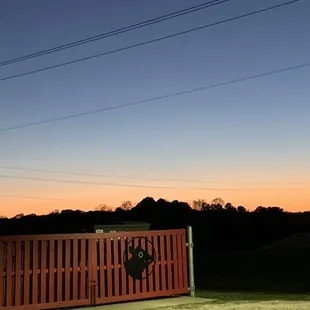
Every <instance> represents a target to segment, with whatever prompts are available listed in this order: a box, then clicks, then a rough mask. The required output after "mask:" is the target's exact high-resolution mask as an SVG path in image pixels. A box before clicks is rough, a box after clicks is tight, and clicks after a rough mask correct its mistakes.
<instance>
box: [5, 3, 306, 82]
mask: <svg viewBox="0 0 310 310" xmlns="http://www.w3.org/2000/svg"><path fill="white" fill-rule="evenodd" d="M299 1H301V0H292V1H288V2H285V3H282V4H278V5H274V6H271V7H268V8H265V9H261V10H257V11H253V12H250V13H246V14H243V15H239V16H236V17H232V18H228V19H225V20H222V21H219V22H215V23H212V24H208V25H204V26H200V27H196V28H192V29H189V30H185V31H182V32H177V33H174V34H171V35H167V36H163V37H159V38H157V39H153V40H149V41H144V42H142V43H138V44H133V45H129V46H125V47H122V48H118V49H115V50H111V51H108V52H104V53H100V54H95V55H92V56H88V57H83V58H79V59H76V60H71V61H67V62H63V63H60V64H58V65H53V66H47V67H44V68H41V69H36V70H31V71H27V72H23V73H19V74H15V75H11V76H7V77H4V78H1V79H0V81H7V80H11V79H15V78H19V77H23V76H26V75H32V74H35V73H39V72H43V71H48V70H53V69H56V68H60V67H64V66H68V65H72V64H76V63H79V62H83V61H86V60H90V59H94V58H99V57H102V56H106V55H110V54H114V53H117V52H121V51H125V50H129V49H132V48H136V47H140V46H144V45H148V44H151V43H155V42H159V41H163V40H167V39H171V38H174V37H178V36H181V35H185V34H188V33H192V32H194V31H198V30H202V29H206V28H210V27H213V26H217V25H220V24H224V23H228V22H231V21H235V20H238V19H242V18H245V17H249V16H252V15H256V14H260V13H263V12H267V11H270V10H274V9H277V8H280V7H284V6H287V5H290V4H293V3H297V2H299Z"/></svg>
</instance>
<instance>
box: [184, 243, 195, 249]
mask: <svg viewBox="0 0 310 310" xmlns="http://www.w3.org/2000/svg"><path fill="white" fill-rule="evenodd" d="M186 246H187V247H191V248H193V247H194V242H192V243H191V244H189V243H188V242H187V243H186Z"/></svg>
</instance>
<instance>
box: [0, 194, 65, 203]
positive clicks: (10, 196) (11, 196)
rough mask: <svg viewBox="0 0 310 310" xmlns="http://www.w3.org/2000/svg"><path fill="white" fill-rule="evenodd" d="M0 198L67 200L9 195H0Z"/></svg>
mask: <svg viewBox="0 0 310 310" xmlns="http://www.w3.org/2000/svg"><path fill="white" fill-rule="evenodd" d="M0 197H8V198H22V199H34V200H49V201H62V200H67V199H62V198H48V197H37V196H22V195H10V194H1V193H0Z"/></svg>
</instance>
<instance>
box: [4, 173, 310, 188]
mask: <svg viewBox="0 0 310 310" xmlns="http://www.w3.org/2000/svg"><path fill="white" fill-rule="evenodd" d="M0 178H3V179H17V180H29V181H39V182H52V183H66V184H80V185H82V184H83V185H100V186H115V187H129V188H148V189H173V190H195V191H241V190H242V191H245V190H247V191H295V190H296V191H303V190H307V191H308V190H309V189H301V188H299V189H292V188H291V189H287V188H286V189H279V188H277V189H275V188H267V189H266V188H201V187H176V186H156V185H141V184H124V183H107V182H90V181H74V180H62V179H48V178H36V177H23V176H11V175H3V174H0Z"/></svg>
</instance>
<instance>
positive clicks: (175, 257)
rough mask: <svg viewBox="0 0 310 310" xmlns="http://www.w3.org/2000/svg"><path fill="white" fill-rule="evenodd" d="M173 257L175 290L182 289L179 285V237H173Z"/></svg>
mask: <svg viewBox="0 0 310 310" xmlns="http://www.w3.org/2000/svg"><path fill="white" fill-rule="evenodd" d="M172 247H173V248H172V249H173V251H172V257H173V275H174V289H179V288H180V283H179V266H178V264H179V260H178V243H177V235H175V234H174V235H173V236H172Z"/></svg>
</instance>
